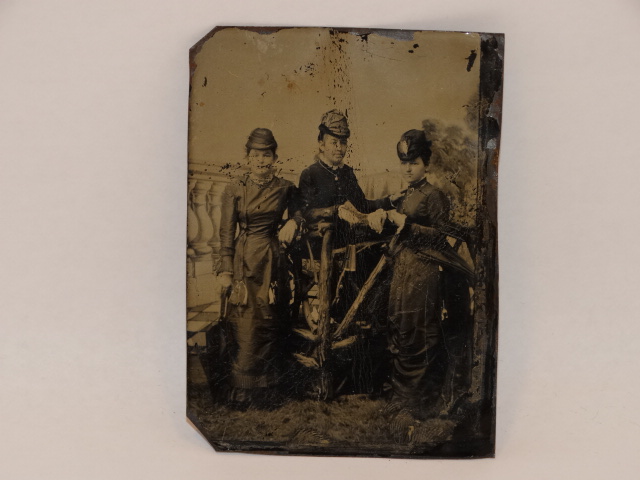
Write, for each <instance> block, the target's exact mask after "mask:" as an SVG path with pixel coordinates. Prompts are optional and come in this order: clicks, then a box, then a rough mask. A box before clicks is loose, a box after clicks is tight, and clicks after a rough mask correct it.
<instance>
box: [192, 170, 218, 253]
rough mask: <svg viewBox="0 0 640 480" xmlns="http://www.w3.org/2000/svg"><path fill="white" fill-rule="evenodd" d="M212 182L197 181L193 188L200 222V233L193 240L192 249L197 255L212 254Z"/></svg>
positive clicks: (194, 208)
mask: <svg viewBox="0 0 640 480" xmlns="http://www.w3.org/2000/svg"><path fill="white" fill-rule="evenodd" d="M211 183H212V182H211V181H205V180H197V181H196V184H195V187H194V188H193V194H192V198H193V211H194V213H195V216H196V218H197V220H198V233H197V235H196V237H195V238H194V239H193V242H192V247H193V249H194V250H195V253H196V254H197V255H206V254H209V253H211V251H212V248H211V246H209V241H210V240H211V238H212V237H213V222H212V221H211V217H210V216H209V212H207V192H208V191H209V189H210V188H211Z"/></svg>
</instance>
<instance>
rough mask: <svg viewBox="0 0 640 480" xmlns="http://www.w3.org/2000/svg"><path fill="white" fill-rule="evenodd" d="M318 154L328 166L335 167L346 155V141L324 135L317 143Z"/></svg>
mask: <svg viewBox="0 0 640 480" xmlns="http://www.w3.org/2000/svg"><path fill="white" fill-rule="evenodd" d="M318 146H319V148H320V152H321V153H322V154H323V156H324V158H325V160H326V161H327V163H328V164H329V165H330V166H334V167H337V166H338V165H340V164H341V163H342V160H343V159H344V156H345V154H346V153H347V140H346V139H341V138H336V137H334V136H332V135H328V134H325V135H324V137H322V140H320V142H318Z"/></svg>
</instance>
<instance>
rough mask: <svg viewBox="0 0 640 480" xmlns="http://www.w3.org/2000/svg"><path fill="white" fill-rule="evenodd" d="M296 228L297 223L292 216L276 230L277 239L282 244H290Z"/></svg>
mask: <svg viewBox="0 0 640 480" xmlns="http://www.w3.org/2000/svg"><path fill="white" fill-rule="evenodd" d="M297 230H298V224H297V223H296V222H295V220H293V219H292V218H291V219H289V220H288V221H287V223H285V224H284V226H283V227H282V228H281V229H280V231H279V232H278V240H280V242H281V243H284V244H287V245H288V244H290V243H291V242H293V239H294V238H295V236H296V231H297Z"/></svg>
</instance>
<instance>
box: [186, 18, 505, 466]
mask: <svg viewBox="0 0 640 480" xmlns="http://www.w3.org/2000/svg"><path fill="white" fill-rule="evenodd" d="M502 48H503V37H502V36H501V35H493V34H480V33H460V32H430V31H424V32H422V31H402V30H340V29H330V28H284V29H267V28H263V29H261V28H239V27H225V28H219V29H216V30H214V31H213V32H211V33H210V34H209V35H207V36H206V37H205V38H203V40H201V41H200V42H199V43H198V44H197V45H195V46H194V47H193V48H192V50H191V55H190V70H191V78H190V100H189V196H188V231H187V350H188V360H189V361H188V416H189V418H190V420H191V421H192V422H193V423H194V425H195V426H196V427H197V428H198V429H199V430H200V431H201V432H202V433H203V435H204V436H205V437H206V438H207V439H208V440H209V442H210V443H211V444H212V445H213V446H214V447H215V448H216V449H218V450H234V451H262V452H265V451H268V452H273V453H294V454H295V453H301V454H323V455H327V454H328V455H374V456H379V455H384V456H415V457H474V456H476V457H481V456H491V455H492V454H493V448H494V442H495V438H494V436H495V427H494V425H495V374H496V372H495V353H496V345H495V338H496V324H497V257H496V217H495V214H496V212H495V198H496V191H497V175H496V170H497V152H498V146H499V120H500V112H499V106H500V102H501V82H502ZM256 129H259V130H257V131H256ZM330 142H334V143H335V144H336V145H338V144H340V145H341V147H336V148H343V149H344V151H343V152H342V153H341V154H339V155H338V156H337V157H331V155H332V153H331V152H332V151H331V150H330V149H331V148H333V147H331V146H330V145H329V143H330ZM274 145H275V148H274ZM265 152H266V154H265ZM263 156H264V157H267V159H266V160H264V159H263V158H262V157H263ZM263 161H264V162H267V163H268V162H270V161H271V162H273V166H272V167H271V168H270V169H269V168H268V167H265V168H263V169H261V168H260V167H256V165H258V163H259V162H263ZM410 164H413V165H414V166H415V171H416V172H418V173H417V175H418V176H417V177H415V176H414V177H411V175H410V174H408V173H407V169H408V165H410ZM312 166H313V168H311V167H312ZM305 169H307V170H305ZM314 169H320V170H318V171H316V170H314ZM421 169H423V170H421ZM303 171H304V172H305V173H303ZM301 175H303V177H304V178H305V179H307V180H304V181H303V182H301V181H300V177H301ZM314 175H315V176H314ZM322 175H327V177H326V178H327V179H328V180H327V181H330V183H328V184H327V187H326V188H325V187H324V186H322V185H323V184H322V181H324V180H322V178H324V177H322ZM414 175H416V174H414ZM316 176H317V178H316ZM332 176H334V177H332ZM333 180H335V183H334V182H333ZM343 181H344V182H345V183H344V187H342V186H338V187H336V186H337V185H338V184H340V185H342V184H341V182H343ZM314 182H316V183H314ZM311 184H313V185H316V187H317V186H318V185H320V187H317V188H319V190H317V191H314V192H315V193H310V191H304V190H305V189H309V188H311V187H310V185H311ZM316 187H314V188H316ZM333 188H336V189H337V190H336V191H335V192H333V191H330V190H331V189H333ZM341 188H345V189H347V191H343V190H341ZM359 192H361V193H362V194H364V197H362V198H361V196H359V195H360V193H359ZM332 195H333V196H332ZM325 197H326V198H328V199H329V200H326V198H325ZM365 198H366V200H365ZM323 202H324V203H323ZM376 202H377V203H376ZM341 205H342V207H341ZM320 210H322V211H320ZM267 211H268V212H269V214H268V215H267ZM256 212H257V213H259V214H260V218H259V219H258V215H257V213H256ZM259 231H260V232H262V233H256V232H259ZM281 232H283V233H281ZM261 235H262V237H260V238H263V240H255V238H258V237H259V236H261ZM283 239H284V241H283ZM254 240H255V242H257V243H252V242H254ZM247 245H249V247H247ZM248 249H251V251H249V250H248ZM260 252H263V253H260ZM412 255H413V256H412ZM256 271H259V273H258V274H256V273H255V272H256ZM429 272H431V273H429ZM225 275H226V278H227V279H228V281H225ZM421 275H422V276H421ZM258 277H259V279H258V280H256V278H258ZM398 302H399V303H398ZM414 304H415V305H417V307H415V308H416V309H419V310H420V312H419V313H418V314H415V315H414V317H415V318H413V317H412V318H409V317H408V316H407V315H408V314H407V310H408V309H412V308H413V307H411V305H414ZM425 305H427V306H425ZM429 305H431V306H429ZM249 317H250V318H249ZM408 325H409V326H408ZM407 329H409V330H407ZM407 336H411V337H412V338H413V340H412V341H411V342H409V343H407V341H406V338H407ZM416 337H424V339H423V340H421V341H418V343H416V341H415V338H416ZM403 342H404V343H403ZM260 364H263V365H260ZM256 368H257V369H258V370H260V372H259V374H256V373H255V369H256ZM251 372H253V373H251ZM252 375H253V376H252Z"/></svg>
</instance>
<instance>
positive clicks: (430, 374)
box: [387, 130, 473, 418]
mask: <svg viewBox="0 0 640 480" xmlns="http://www.w3.org/2000/svg"><path fill="white" fill-rule="evenodd" d="M397 153H398V157H399V159H400V164H401V172H402V175H403V177H404V179H405V180H406V181H407V182H408V184H409V187H408V189H407V190H406V192H405V193H404V195H403V196H402V197H401V198H400V199H399V200H398V201H397V202H396V209H395V210H391V211H389V212H387V218H388V219H389V220H391V221H392V222H394V223H395V224H396V225H398V227H400V228H399V233H398V235H397V238H396V240H395V241H394V242H392V243H393V244H394V245H393V246H392V247H391V249H390V255H391V257H392V260H393V261H392V264H393V276H392V280H391V288H390V296H389V312H388V313H389V350H390V352H391V357H392V365H391V371H392V373H391V382H390V383H391V390H392V396H391V404H390V405H391V406H392V407H393V406H395V407H397V408H399V409H400V408H401V409H403V411H405V412H409V414H410V415H411V416H413V417H414V418H427V417H433V416H438V415H440V414H443V413H445V412H444V410H445V408H446V407H451V405H450V403H451V398H449V399H447V398H445V396H446V394H447V389H446V388H445V383H446V382H454V383H455V382H458V383H459V381H460V379H459V378H457V379H456V378H454V377H456V376H457V377H460V376H461V375H463V376H468V366H466V365H462V364H464V363H466V360H469V359H470V357H469V355H468V352H469V347H470V344H469V342H470V341H471V335H470V332H471V330H470V326H471V325H470V322H471V318H470V316H469V314H468V306H469V283H468V282H469V279H471V278H472V276H473V271H472V269H471V267H469V265H468V264H467V263H466V262H465V261H464V260H463V259H462V258H461V257H460V256H459V255H458V254H457V252H456V251H455V250H454V249H453V248H452V247H451V245H450V244H449V242H448V241H447V238H446V235H445V233H444V232H445V231H447V227H448V226H449V216H450V204H449V200H448V198H447V197H446V195H445V194H444V193H443V192H442V191H441V190H439V189H438V188H436V187H435V186H433V185H431V184H430V183H429V182H428V181H427V179H426V178H425V173H426V169H427V166H428V165H429V159H430V157H431V142H430V141H428V140H427V138H426V136H425V133H424V131H422V130H409V131H408V132H405V133H404V134H403V135H402V137H401V138H400V142H398V145H397ZM447 304H448V305H449V306H447ZM444 308H446V309H447V310H449V312H448V313H449V318H444V317H445V315H443V313H445V310H443V309H444ZM453 312H455V314H456V315H455V317H456V318H452V315H451V314H452V313H453ZM461 356H462V357H464V359H461V358H456V357H461ZM456 369H457V371H455V370H456ZM449 396H451V392H450V391H449Z"/></svg>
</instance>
